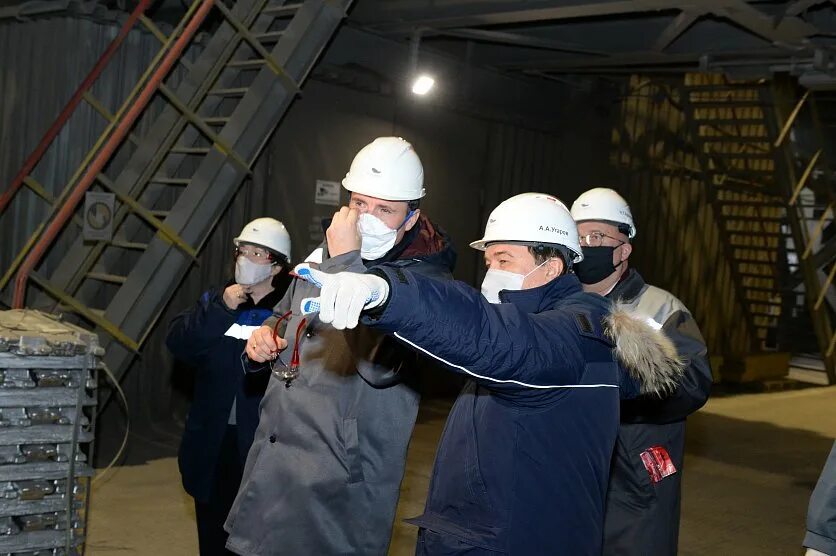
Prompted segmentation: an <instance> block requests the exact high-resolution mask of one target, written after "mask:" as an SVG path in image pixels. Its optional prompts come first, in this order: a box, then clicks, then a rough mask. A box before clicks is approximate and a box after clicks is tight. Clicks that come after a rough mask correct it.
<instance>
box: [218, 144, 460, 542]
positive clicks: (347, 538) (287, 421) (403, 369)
mask: <svg viewBox="0 0 836 556" xmlns="http://www.w3.org/2000/svg"><path fill="white" fill-rule="evenodd" d="M343 186H344V187H345V188H346V189H347V190H348V191H349V192H350V193H351V196H350V201H349V203H348V206H347V207H342V208H341V209H340V210H339V211H338V212H337V213H336V214H334V217H333V219H332V220H331V221H330V222H328V223H326V226H327V229H326V233H325V236H326V241H325V242H324V243H323V244H322V245H321V246H320V247H319V248H317V249H316V250H315V251H314V252H313V253H312V254H311V255H310V256H308V258H307V259H306V260H307V261H308V262H309V264H310V265H311V266H312V267H315V268H319V269H322V270H323V271H325V272H341V271H353V272H364V271H366V270H367V269H375V268H388V269H391V270H392V271H393V272H406V271H407V269H408V270H409V272H414V273H417V274H423V275H427V276H433V277H435V278H438V279H449V278H451V274H452V270H453V265H454V264H455V259H456V254H455V251H454V250H453V247H452V244H451V242H450V240H449V238H448V237H447V235H446V234H445V233H444V231H443V230H441V229H440V228H439V227H437V226H436V225H434V224H433V223H432V222H430V220H429V219H428V218H426V216H424V215H423V214H422V213H421V210H420V208H419V200H420V199H421V198H422V197H423V196H424V194H425V189H424V171H423V167H422V165H421V161H420V159H419V158H418V155H417V154H416V153H415V150H414V149H413V148H412V145H410V144H409V143H408V142H407V141H405V140H403V139H401V138H399V137H381V138H378V139H375V140H374V141H373V142H372V143H370V144H369V145H367V146H365V147H364V148H363V149H362V150H360V152H358V153H357V155H356V156H355V158H354V161H353V162H352V163H351V167H350V169H349V171H348V174H347V175H346V177H345V179H344V180H343ZM315 291H316V290H315V288H314V287H313V286H312V285H310V284H308V283H307V282H305V281H302V280H296V281H294V282H293V284H292V285H291V287H290V289H288V291H287V294H286V295H285V297H284V299H282V301H281V303H279V304H278V306H277V307H276V308H275V311H274V315H273V317H271V318H270V319H268V320H267V321H266V322H265V326H263V327H261V328H260V329H259V330H257V331H256V332H254V333H253V335H252V337H251V338H250V340H249V342H248V343H247V355H248V356H249V357H250V359H251V360H252V365H254V366H256V367H257V366H259V365H263V363H264V362H265V361H267V362H269V363H270V365H271V367H272V368H273V369H274V373H276V375H277V379H274V380H271V381H270V382H271V384H270V386H269V387H268V389H267V394H266V395H265V397H264V402H263V403H262V412H261V423H260V425H259V428H258V431H257V432H256V440H255V442H254V443H253V447H252V449H251V451H250V455H249V457H248V459H247V467H246V469H245V472H244V480H243V481H242V483H241V488H240V491H239V493H238V497H237V498H236V500H235V504H234V505H233V508H232V511H231V512H230V515H229V518H228V520H227V523H226V528H227V531H229V532H230V537H229V542H228V543H227V546H228V548H229V549H230V550H232V551H233V552H236V553H238V554H243V555H260V556H272V555H275V554H294V555H296V554H298V555H307V554H311V555H313V554H316V555H317V556H328V555H337V554H358V555H364V556H366V555H368V556H373V555H384V554H386V552H387V549H388V546H389V540H390V537H391V533H392V524H393V522H394V519H395V508H396V506H397V502H398V496H399V491H400V483H401V479H402V478H403V473H404V467H405V464H406V451H407V446H408V444H409V439H410V436H411V435H412V428H413V426H414V424H415V418H416V416H417V412H418V402H419V395H418V392H417V391H416V390H415V389H414V388H413V385H412V381H411V374H412V373H411V370H412V369H411V367H412V364H413V363H414V360H415V356H414V354H413V353H412V352H410V351H409V350H407V349H405V348H403V347H402V346H400V345H398V344H397V342H395V341H394V340H393V339H392V338H388V337H386V336H385V335H384V334H381V333H379V332H376V331H374V330H371V329H367V328H363V327H361V328H358V329H357V330H353V331H339V330H335V329H334V328H332V327H331V326H325V325H324V324H323V323H322V322H320V321H319V320H317V319H316V318H313V316H308V317H307V318H306V317H305V315H302V314H300V313H299V303H300V302H301V300H302V299H304V298H306V297H310V296H311V295H314V294H315ZM290 311H292V315H290V316H289V317H288V318H287V319H285V320H282V321H281V322H280V321H279V319H280V318H281V316H283V315H285V314H287V313H288V312H290ZM285 323H287V325H286V326H284V324H285ZM277 325H278V327H277ZM274 329H275V330H276V332H277V333H275V334H274ZM285 348H289V349H285ZM279 352H281V353H279Z"/></svg>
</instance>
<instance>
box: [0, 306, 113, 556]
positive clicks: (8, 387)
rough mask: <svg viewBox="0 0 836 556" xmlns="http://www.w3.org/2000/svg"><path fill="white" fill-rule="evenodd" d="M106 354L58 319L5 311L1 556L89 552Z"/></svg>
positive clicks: (0, 375) (0, 371) (1, 332)
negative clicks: (99, 373) (99, 385)
mask: <svg viewBox="0 0 836 556" xmlns="http://www.w3.org/2000/svg"><path fill="white" fill-rule="evenodd" d="M102 354H103V350H102V348H101V347H99V340H98V338H97V336H96V335H95V334H93V333H91V332H89V331H87V330H84V329H82V328H79V327H77V326H74V325H71V324H68V323H64V322H61V321H60V320H58V318H56V317H54V316H52V315H48V314H45V313H41V312H39V311H30V310H14V311H0V556H7V555H8V556H11V555H15V556H23V555H26V556H47V555H48V556H75V555H81V554H83V553H84V541H85V536H86V532H87V514H88V508H89V500H90V481H91V479H92V476H93V469H92V467H91V463H90V462H91V461H92V457H93V436H94V430H93V426H94V416H95V405H96V380H97V377H96V369H97V368H98V366H99V364H100V358H101V356H102Z"/></svg>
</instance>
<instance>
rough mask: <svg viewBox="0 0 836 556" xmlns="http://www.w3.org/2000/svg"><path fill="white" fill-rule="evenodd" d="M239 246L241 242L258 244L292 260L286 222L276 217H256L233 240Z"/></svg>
mask: <svg viewBox="0 0 836 556" xmlns="http://www.w3.org/2000/svg"><path fill="white" fill-rule="evenodd" d="M232 241H233V243H235V246H236V247H237V246H238V245H240V244H241V243H249V244H251V245H258V246H259V247H264V248H266V249H269V250H270V251H275V252H276V253H281V254H282V255H284V256H285V257H287V258H288V260H290V234H289V233H287V228H285V226H284V224H282V223H281V222H279V221H278V220H276V219H275V218H256V219H255V220H253V221H252V222H250V223H249V224H247V225H246V226H244V229H243V230H241V233H240V234H238V237H236V238H235V239H233V240H232Z"/></svg>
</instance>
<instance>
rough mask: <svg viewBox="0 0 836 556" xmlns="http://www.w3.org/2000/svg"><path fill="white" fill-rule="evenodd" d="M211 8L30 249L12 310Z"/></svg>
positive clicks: (202, 11)
mask: <svg viewBox="0 0 836 556" xmlns="http://www.w3.org/2000/svg"><path fill="white" fill-rule="evenodd" d="M213 5H214V0H203V2H202V3H201V5H200V7H199V8H198V9H197V11H196V12H195V14H194V16H193V17H192V20H191V21H190V22H189V23H188V25H186V27H185V28H184V29H183V34H181V35H180V36H179V37H178V38H177V40H176V41H175V42H174V44H173V45H172V47H171V50H169V51H168V52H167V53H166V55H165V57H163V60H162V62H161V63H160V66H159V67H158V68H157V69H156V70H154V73H153V74H152V75H151V77H150V79H149V80H148V83H147V84H146V85H145V87H143V89H142V92H141V93H140V94H139V97H137V99H136V102H135V103H134V104H133V105H132V106H131V108H130V109H129V110H128V111H127V112H126V113H125V116H124V118H123V119H122V120H121V121H120V122H119V124H118V125H117V126H116V129H115V130H114V131H113V134H112V135H111V136H110V137H109V138H108V140H107V141H106V142H105V144H104V146H102V149H101V150H100V151H99V152H98V154H96V157H95V158H94V159H93V161H92V162H91V163H90V166H89V167H88V168H87V171H86V172H85V173H84V175H83V176H82V177H81V179H79V181H78V183H77V184H76V186H75V187H74V188H73V191H72V192H71V193H70V195H69V197H68V198H67V200H66V201H65V202H64V204H63V205H62V206H61V209H60V210H59V211H58V213H57V214H56V215H55V218H53V219H52V221H51V222H50V223H49V226H48V227H47V229H46V230H45V231H44V233H43V234H42V235H41V238H40V239H39V240H38V243H36V244H35V246H34V247H33V248H32V250H31V251H30V252H29V254H28V255H27V256H26V259H25V260H24V261H23V264H22V265H21V267H20V270H19V271H18V273H17V277H16V278H15V294H14V300H13V302H12V306H13V307H14V308H15V309H22V308H23V303H24V300H25V295H26V281H27V280H28V278H29V273H30V272H32V269H33V268H35V265H37V264H38V262H40V260H41V257H42V256H43V254H44V253H45V252H46V250H47V248H48V247H49V245H50V244H51V243H52V240H54V239H55V237H56V236H57V235H58V232H60V231H61V228H62V227H63V226H64V224H66V223H67V220H69V219H70V218H71V217H72V215H73V212H74V211H75V208H76V206H78V203H79V202H80V201H81V199H82V197H83V196H84V194H85V193H86V192H87V190H88V189H90V186H91V185H92V184H93V181H95V179H96V176H98V175H99V172H101V171H102V168H104V166H105V164H107V162H108V160H109V159H110V157H111V155H112V154H113V152H114V151H115V150H116V148H117V147H118V146H119V144H120V143H121V142H122V140H124V139H125V137H126V136H127V135H128V133H129V132H130V130H131V127H132V126H133V125H134V122H135V121H136V119H137V118H138V117H139V115H140V113H142V111H143V110H144V109H145V107H146V106H147V105H148V103H149V102H150V101H151V98H152V97H153V96H154V93H156V91H157V87H158V86H159V84H160V83H161V82H162V80H163V79H164V78H165V76H166V75H167V74H168V72H169V70H170V69H171V68H172V66H174V64H175V63H176V62H177V59H178V58H179V57H180V54H181V53H182V52H183V50H185V48H186V46H187V45H188V43H189V41H190V40H191V39H192V37H193V36H194V34H195V33H196V32H197V30H198V28H199V27H200V26H201V24H202V23H203V20H204V19H206V16H207V15H208V14H209V12H210V11H211V10H212V6H213Z"/></svg>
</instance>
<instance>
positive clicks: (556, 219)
mask: <svg viewBox="0 0 836 556" xmlns="http://www.w3.org/2000/svg"><path fill="white" fill-rule="evenodd" d="M471 246H472V247H474V248H475V249H479V250H481V251H484V254H485V263H486V265H487V266H488V271H487V274H486V276H485V280H484V281H483V283H482V294H481V295H480V294H479V292H477V291H475V290H474V289H473V288H471V287H469V286H468V285H466V284H463V283H460V282H450V281H446V282H442V281H438V280H434V279H432V278H428V277H426V276H421V275H419V274H417V273H415V272H412V271H411V270H410V269H408V268H391V267H386V266H379V267H373V268H370V269H368V271H366V272H365V273H363V274H358V273H356V271H350V272H339V273H336V274H331V273H328V272H324V271H325V270H326V269H322V268H320V269H316V268H314V267H312V266H308V265H300V266H297V268H296V272H297V273H298V274H299V275H300V276H301V277H302V278H304V279H306V280H308V281H309V282H310V283H311V284H313V285H315V286H317V287H319V288H321V291H320V295H319V297H318V298H317V297H315V296H311V297H309V298H306V299H303V300H301V303H300V309H301V310H302V312H304V313H308V314H312V313H314V312H316V311H319V320H320V321H321V322H330V323H332V324H333V326H334V327H335V328H337V329H343V328H352V327H354V326H358V322H359V323H360V324H359V326H360V327H366V326H367V327H371V328H375V329H377V330H380V331H384V332H388V333H391V334H393V335H394V336H395V337H397V338H398V339H400V340H401V341H402V342H404V343H406V344H408V345H410V346H412V347H413V348H414V349H417V350H420V351H422V352H424V353H426V354H428V355H430V356H432V357H435V358H436V359H437V360H439V361H440V362H441V363H443V364H444V365H446V366H447V368H448V369H450V370H451V371H453V372H457V373H461V374H464V375H466V376H468V377H469V378H470V379H471V381H470V382H469V383H468V384H467V385H466V386H465V387H464V389H463V391H462V393H461V394H460V395H459V397H458V399H457V400H456V403H455V404H454V406H453V409H452V410H451V412H450V416H449V418H448V420H447V424H446V426H445V428H444V433H443V436H442V438H441V442H440V444H439V447H438V451H437V455H436V462H435V467H434V469H433V473H432V479H431V482H430V490H429V495H428V499H427V504H426V508H425V511H424V514H423V515H421V516H420V517H418V518H415V519H413V520H411V522H412V523H414V524H415V525H418V526H419V527H420V532H419V535H418V546H417V550H416V554H418V555H419V556H430V555H442V554H443V555H445V556H451V555H459V554H460V555H468V556H475V555H482V554H484V555H488V554H500V553H501V554H509V555H520V556H523V555H524V556H529V555H533V554H571V555H573V556H576V555H579V556H582V555H596V556H599V555H600V554H601V543H602V538H603V524H604V498H605V494H606V487H607V478H608V475H609V467H610V457H611V455H612V450H613V445H614V443H615V439H616V434H617V430H618V411H619V397H620V396H621V397H631V396H637V395H638V394H639V393H642V394H646V395H648V396H654V395H655V396H659V395H663V394H664V393H665V392H668V391H670V390H671V389H672V388H674V387H675V385H676V382H677V380H678V379H679V377H680V376H681V374H682V365H681V363H680V361H679V360H678V359H677V357H676V349H675V347H674V346H673V344H672V343H671V342H670V340H669V339H668V338H667V337H666V336H665V335H664V333H662V332H661V331H658V330H655V329H654V328H652V327H650V326H649V325H648V324H647V323H646V322H645V321H644V319H643V318H637V317H636V316H635V315H632V314H630V313H629V312H625V311H622V310H619V308H618V307H616V308H615V310H614V311H612V312H611V309H612V307H611V305H610V303H609V302H608V301H607V300H605V299H604V298H602V297H600V296H598V295H595V294H590V293H585V292H583V290H582V288H581V285H580V282H579V281H578V279H577V278H576V277H575V275H574V274H573V273H572V267H573V265H574V264H575V263H577V262H579V261H581V260H582V258H583V254H582V251H581V248H580V244H579V241H578V232H577V229H576V226H575V222H574V220H573V219H572V217H571V215H570V214H569V210H568V209H567V208H566V206H565V205H563V203H561V202H560V201H559V200H558V199H556V198H555V197H553V196H551V195H546V194H542V193H524V194H522V195H517V196H515V197H512V198H510V199H508V200H506V201H504V202H503V203H501V204H500V205H499V206H498V207H497V208H496V209H494V211H493V212H492V213H491V215H490V217H489V218H488V224H487V226H486V229H485V235H484V237H483V238H482V239H480V240H478V241H475V242H473V243H471ZM614 353H615V355H617V356H618V359H617V360H616V358H615V356H614ZM381 420H385V416H382V417H381Z"/></svg>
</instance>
